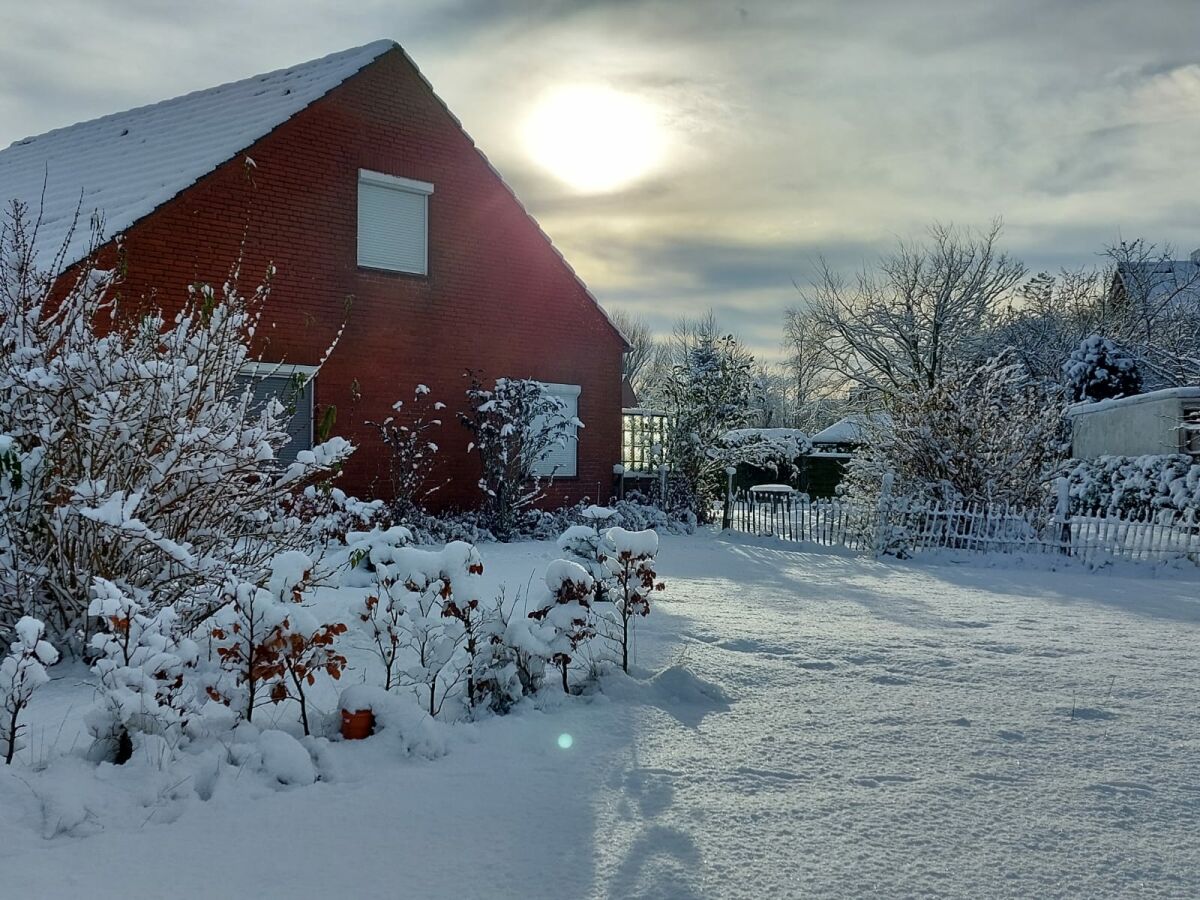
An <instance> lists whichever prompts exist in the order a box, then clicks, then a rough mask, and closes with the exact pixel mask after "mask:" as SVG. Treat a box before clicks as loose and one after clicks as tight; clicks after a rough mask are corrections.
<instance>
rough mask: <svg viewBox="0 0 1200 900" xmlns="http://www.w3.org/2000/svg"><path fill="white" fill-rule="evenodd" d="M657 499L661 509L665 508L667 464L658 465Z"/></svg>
mask: <svg viewBox="0 0 1200 900" xmlns="http://www.w3.org/2000/svg"><path fill="white" fill-rule="evenodd" d="M658 497H659V500H660V502H661V503H662V508H663V509H666V508H667V464H666V463H659V464H658Z"/></svg>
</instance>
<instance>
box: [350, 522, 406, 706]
mask: <svg viewBox="0 0 1200 900" xmlns="http://www.w3.org/2000/svg"><path fill="white" fill-rule="evenodd" d="M347 538H348V543H349V545H350V564H351V566H352V567H353V566H363V567H367V568H369V569H370V570H371V572H372V574H373V581H374V583H373V585H372V588H371V592H370V593H369V594H368V595H367V596H366V597H365V598H364V599H363V601H362V605H361V606H360V608H359V610H358V617H359V619H360V620H361V621H362V622H363V623H365V625H366V631H367V635H368V637H369V638H370V640H371V647H372V649H373V650H374V651H375V653H376V655H377V656H378V657H379V661H380V663H381V664H382V665H383V672H384V684H383V687H384V690H387V691H390V690H391V689H392V687H393V685H394V684H395V679H396V675H397V674H398V671H397V666H398V664H399V660H400V648H401V643H402V641H403V634H404V630H403V629H402V628H401V624H400V621H401V616H403V615H404V609H405V597H406V594H407V593H408V590H407V587H406V586H405V578H406V577H407V573H406V572H402V571H401V569H400V567H399V566H398V565H397V564H396V562H397V560H396V556H397V553H398V551H399V550H400V548H401V547H405V546H407V545H408V544H410V543H411V542H412V533H411V532H410V531H409V530H408V529H407V528H404V527H402V526H399V525H396V526H393V527H391V528H388V529H385V530H381V529H375V530H372V531H370V532H365V533H364V532H359V533H351V534H350V535H348V536H347Z"/></svg>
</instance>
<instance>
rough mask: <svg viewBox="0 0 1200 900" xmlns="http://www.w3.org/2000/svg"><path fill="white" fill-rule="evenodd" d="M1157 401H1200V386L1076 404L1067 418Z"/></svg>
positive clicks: (1173, 388) (1068, 409)
mask: <svg viewBox="0 0 1200 900" xmlns="http://www.w3.org/2000/svg"><path fill="white" fill-rule="evenodd" d="M1156 400H1200V386H1198V387H1172V388H1163V389H1162V390H1159V391H1147V392H1146V393H1144V394H1134V395H1133V396H1131V397H1113V398H1111V399H1108V400H1096V401H1091V402H1086V403H1074V404H1072V405H1071V406H1068V407H1067V416H1068V417H1072V418H1073V417H1075V416H1078V415H1083V414H1086V413H1094V412H1101V411H1102V410H1106V409H1119V408H1121V407H1126V406H1136V405H1138V404H1139V403H1150V402H1154V401H1156Z"/></svg>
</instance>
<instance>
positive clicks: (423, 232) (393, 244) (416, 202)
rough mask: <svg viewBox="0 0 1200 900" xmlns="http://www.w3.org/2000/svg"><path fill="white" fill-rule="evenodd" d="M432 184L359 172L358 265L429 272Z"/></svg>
mask: <svg viewBox="0 0 1200 900" xmlns="http://www.w3.org/2000/svg"><path fill="white" fill-rule="evenodd" d="M432 193H433V185H432V184H429V183H428V182H426V181H413V180H412V179H411V178H397V177H396V176H394V175H384V174H383V173H382V172H370V171H368V170H366V169H359V170H358V264H359V266H361V267H362V268H365V269H383V270H385V271H388V272H408V273H410V274H412V275H426V274H428V272H429V195H430V194H432Z"/></svg>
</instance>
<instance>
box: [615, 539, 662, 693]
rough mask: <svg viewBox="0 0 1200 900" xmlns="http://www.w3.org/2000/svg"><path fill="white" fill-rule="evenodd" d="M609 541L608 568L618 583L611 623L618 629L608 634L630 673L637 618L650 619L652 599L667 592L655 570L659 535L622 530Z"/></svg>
mask: <svg viewBox="0 0 1200 900" xmlns="http://www.w3.org/2000/svg"><path fill="white" fill-rule="evenodd" d="M605 538H606V540H607V541H608V544H609V546H611V547H612V548H613V553H612V555H611V556H610V557H608V559H607V560H606V561H605V564H606V565H607V566H608V569H609V571H610V572H611V573H612V576H613V580H614V582H615V584H614V589H613V591H612V593H611V595H610V596H611V599H612V603H611V610H612V612H613V613H614V619H615V621H613V622H610V623H609V624H611V625H615V627H614V628H610V629H609V630H608V631H607V632H606V634H607V636H608V637H609V638H610V639H612V640H614V641H616V643H617V646H618V647H620V650H621V669H622V670H623V671H625V672H628V671H629V643H630V630H629V629H630V623H631V622H632V620H633V618H634V616H648V615H650V595H651V594H652V593H653V592H654V591H661V590H663V589H664V585H663V583H662V582H661V581H658V580H657V579H658V574H657V572H655V570H654V566H655V558H656V557H657V556H658V534H657V533H655V532H654V531H649V530H647V531H626V530H625V529H624V528H619V527H618V528H610V529H609V530H608V531H607V532H606V533H605ZM606 610H607V608H606Z"/></svg>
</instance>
